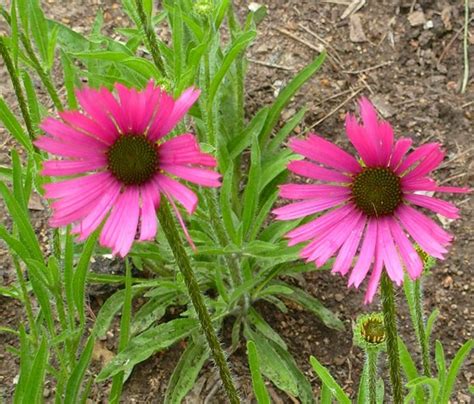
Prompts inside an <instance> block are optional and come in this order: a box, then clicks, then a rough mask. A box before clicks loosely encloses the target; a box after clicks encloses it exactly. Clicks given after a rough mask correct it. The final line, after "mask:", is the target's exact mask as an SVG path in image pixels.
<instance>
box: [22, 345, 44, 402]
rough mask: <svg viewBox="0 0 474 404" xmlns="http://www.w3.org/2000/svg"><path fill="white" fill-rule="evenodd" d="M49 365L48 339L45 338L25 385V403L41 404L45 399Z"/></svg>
mask: <svg viewBox="0 0 474 404" xmlns="http://www.w3.org/2000/svg"><path fill="white" fill-rule="evenodd" d="M47 364H48V345H47V339H46V338H43V339H42V340H41V344H40V346H39V348H38V351H37V352H36V355H35V359H34V360H33V364H32V366H31V370H30V374H29V376H28V381H27V383H26V385H25V387H26V391H25V394H24V396H23V403H39V402H41V401H42V397H43V386H44V377H45V374H46V365H47Z"/></svg>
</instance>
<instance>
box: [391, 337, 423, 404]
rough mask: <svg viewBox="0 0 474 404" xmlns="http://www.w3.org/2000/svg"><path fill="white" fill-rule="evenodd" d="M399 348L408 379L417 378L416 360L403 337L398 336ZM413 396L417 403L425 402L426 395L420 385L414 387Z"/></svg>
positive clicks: (401, 361)
mask: <svg viewBox="0 0 474 404" xmlns="http://www.w3.org/2000/svg"><path fill="white" fill-rule="evenodd" d="M398 350H399V356H400V363H401V365H402V369H403V372H404V373H405V376H406V378H407V380H408V381H411V380H415V379H416V378H418V376H419V375H418V370H417V369H416V365H415V362H414V361H413V359H412V357H411V355H410V352H409V351H408V348H407V347H406V345H405V343H404V342H403V340H402V339H401V338H398ZM413 396H414V397H413V398H414V400H415V403H416V404H423V403H424V401H425V395H424V393H423V389H422V388H420V387H418V386H417V387H414V393H413Z"/></svg>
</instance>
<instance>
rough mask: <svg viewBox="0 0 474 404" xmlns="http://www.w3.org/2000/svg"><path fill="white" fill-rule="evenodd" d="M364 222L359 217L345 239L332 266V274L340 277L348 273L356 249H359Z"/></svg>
mask: <svg viewBox="0 0 474 404" xmlns="http://www.w3.org/2000/svg"><path fill="white" fill-rule="evenodd" d="M365 222H366V217H365V216H361V217H360V218H359V220H358V222H357V223H356V225H355V227H354V229H353V230H352V231H351V233H350V234H349V237H347V239H346V241H344V244H343V245H342V247H341V249H340V251H339V254H338V255H337V258H336V261H335V262H334V266H333V268H332V272H333V273H337V272H339V273H340V274H341V275H345V274H347V271H349V268H350V267H351V265H352V261H353V259H354V256H355V253H356V251H357V247H359V244H360V240H361V236H362V232H363V231H364V228H365Z"/></svg>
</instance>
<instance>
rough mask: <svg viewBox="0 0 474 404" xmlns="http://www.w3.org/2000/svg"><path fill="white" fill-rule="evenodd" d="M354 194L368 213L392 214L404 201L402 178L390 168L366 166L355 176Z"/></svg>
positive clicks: (363, 209)
mask: <svg viewBox="0 0 474 404" xmlns="http://www.w3.org/2000/svg"><path fill="white" fill-rule="evenodd" d="M352 196H353V200H354V202H355V204H356V205H357V207H358V208H359V209H360V210H362V211H363V212H364V213H365V214H366V215H368V216H377V217H378V216H385V215H390V214H392V213H393V212H394V210H395V209H396V208H397V207H398V205H399V204H400V202H401V201H402V189H401V185H400V178H399V177H398V176H397V175H396V174H395V173H394V172H393V171H392V170H390V169H389V168H385V167H375V168H374V167H365V168H364V169H363V170H362V172H361V173H359V174H357V175H356V177H355V178H354V182H353V183H352Z"/></svg>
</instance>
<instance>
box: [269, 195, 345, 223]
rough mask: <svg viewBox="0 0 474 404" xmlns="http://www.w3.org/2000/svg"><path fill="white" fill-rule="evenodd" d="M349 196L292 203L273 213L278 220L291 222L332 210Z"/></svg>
mask: <svg viewBox="0 0 474 404" xmlns="http://www.w3.org/2000/svg"><path fill="white" fill-rule="evenodd" d="M347 199H348V198H347V196H334V197H327V198H320V199H317V200H310V201H303V202H295V203H290V204H288V205H286V206H283V207H281V208H277V209H275V210H274V211H273V213H274V214H275V215H276V216H277V220H291V219H297V218H299V217H303V216H307V215H312V214H313V213H317V212H321V211H323V210H326V209H329V208H332V207H333V206H336V205H339V204H340V203H342V202H344V201H345V200H347Z"/></svg>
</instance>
